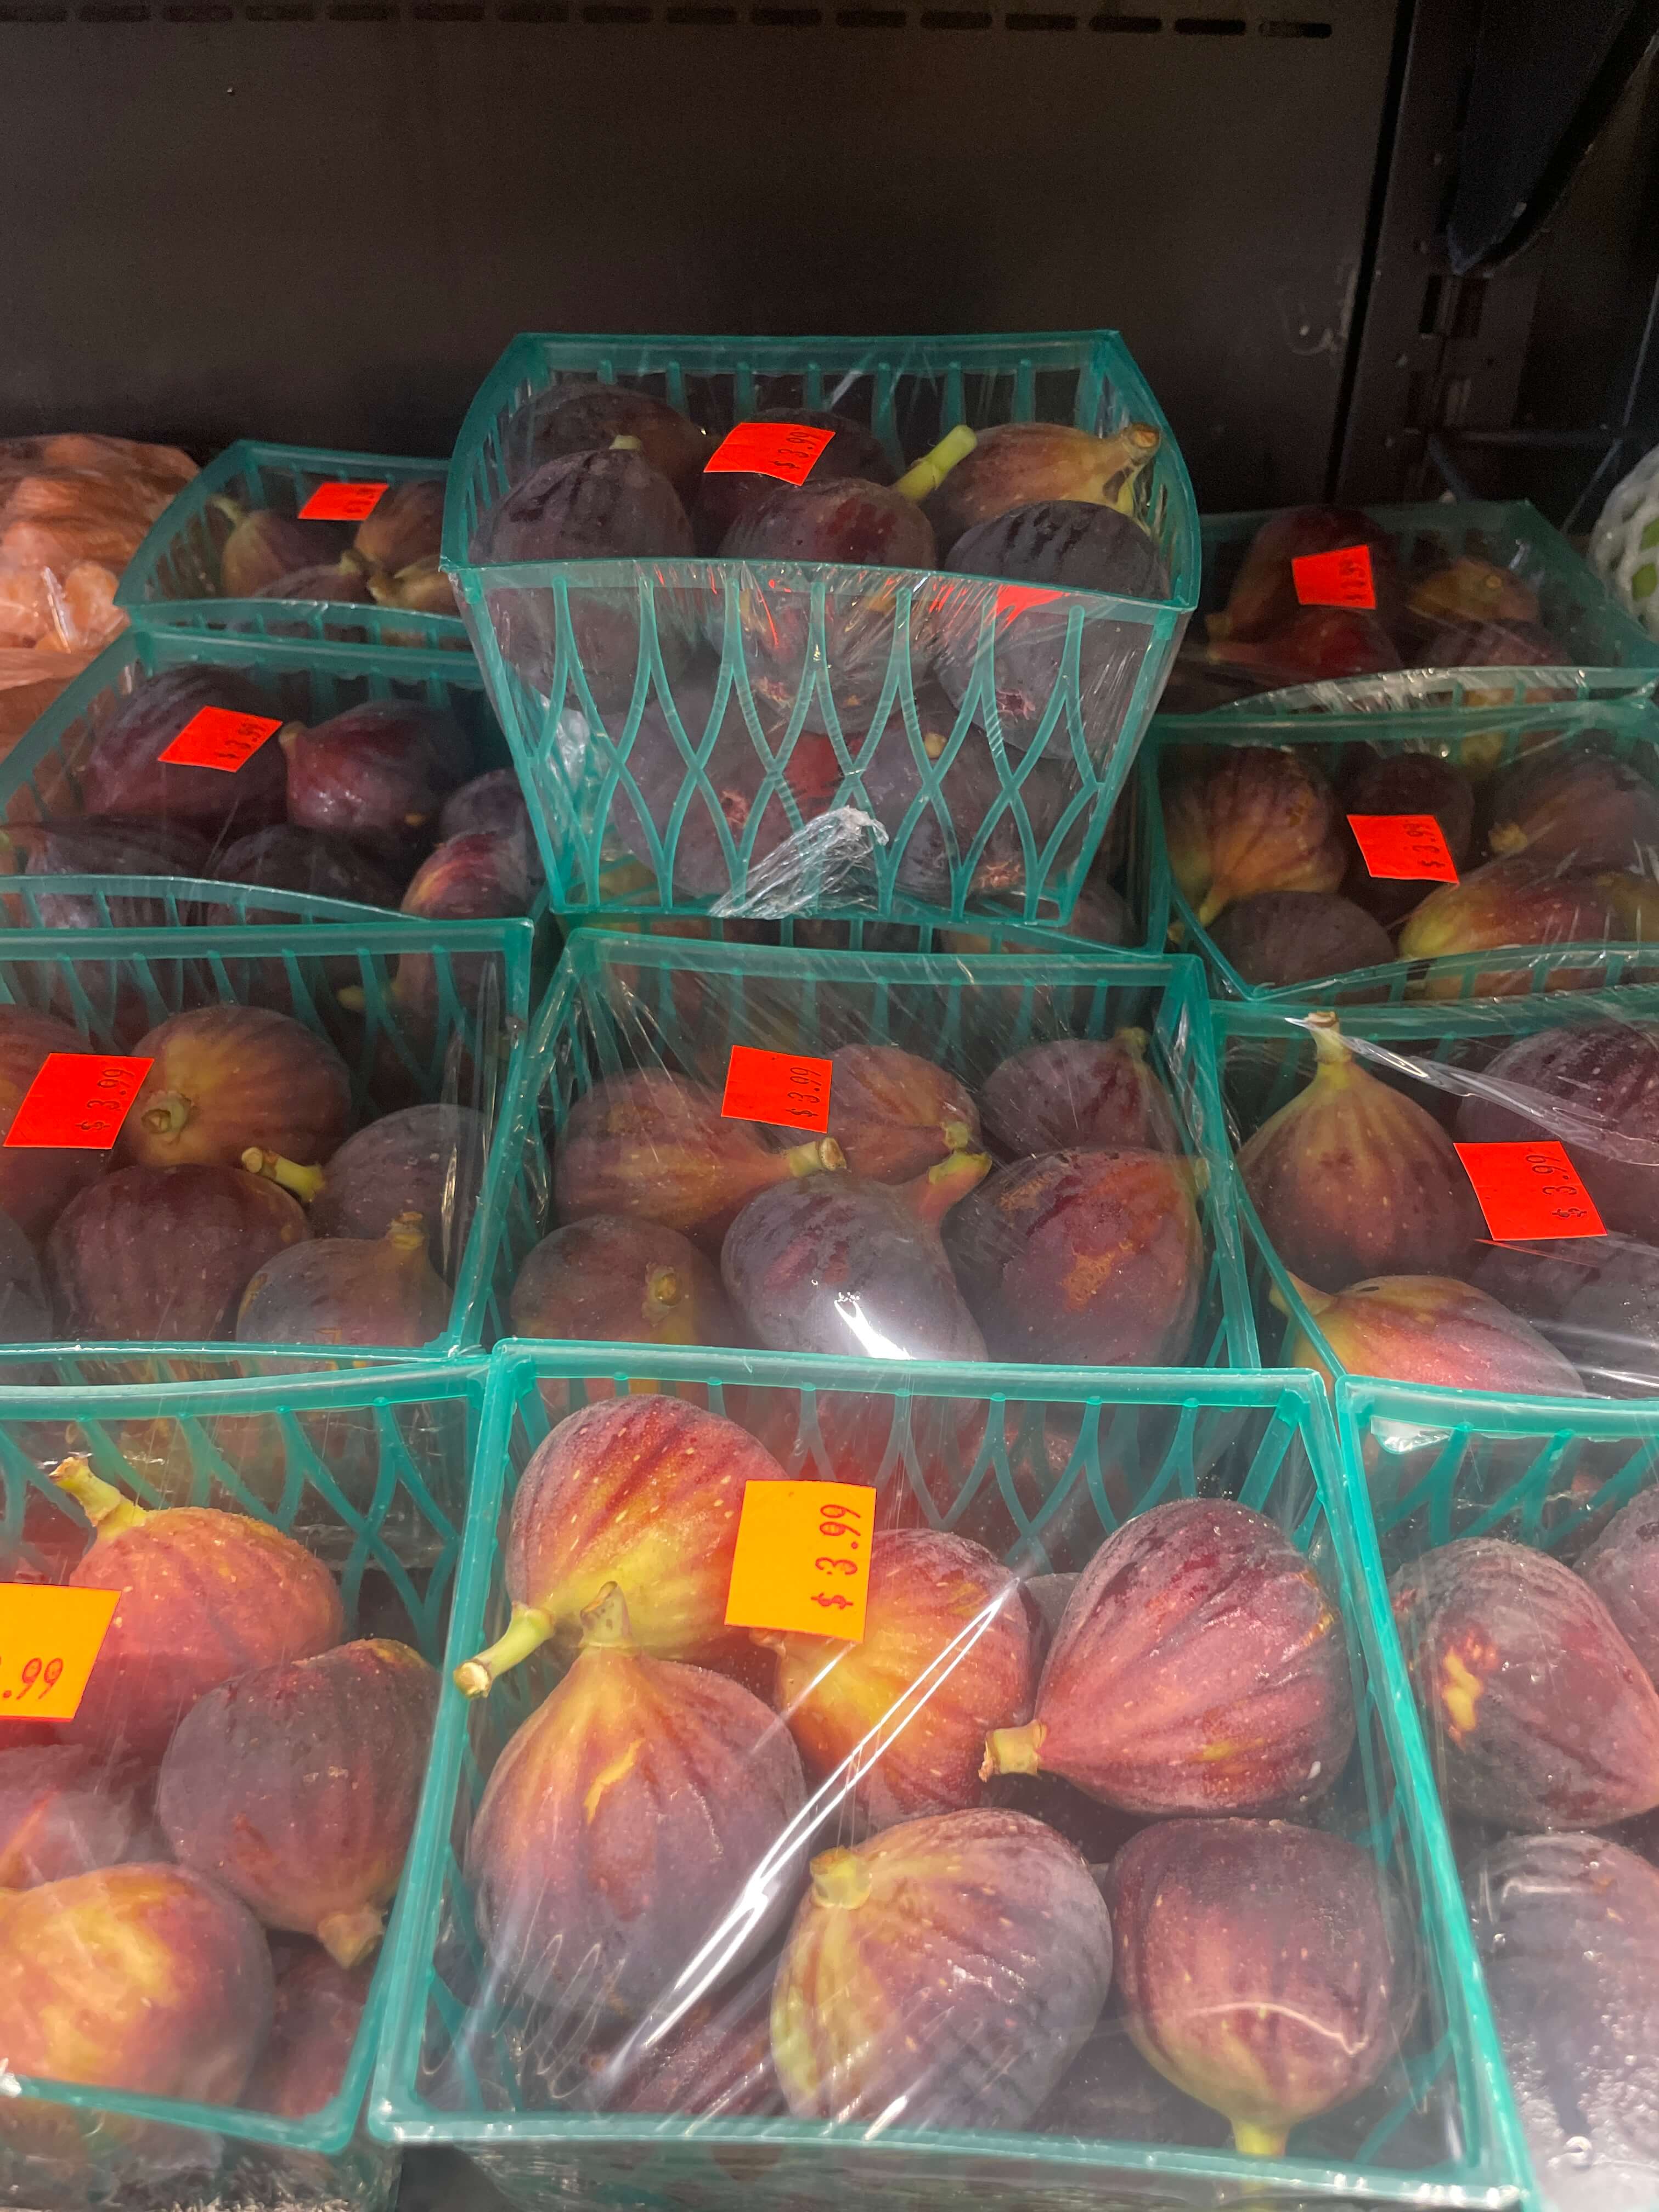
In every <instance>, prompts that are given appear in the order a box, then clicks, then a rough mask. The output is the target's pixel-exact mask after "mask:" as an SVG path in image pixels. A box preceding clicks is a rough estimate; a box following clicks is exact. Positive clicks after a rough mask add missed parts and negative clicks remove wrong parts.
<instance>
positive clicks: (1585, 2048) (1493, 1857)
mask: <svg viewBox="0 0 1659 2212" xmlns="http://www.w3.org/2000/svg"><path fill="white" fill-rule="evenodd" d="M1465 1893H1466V1895H1467V1898H1468V1908H1469V1917H1470V1919H1471V1920H1472V1921H1473V1923H1474V1937H1475V1942H1476V1943H1477V1944H1478V1945H1479V1947H1480V1957H1481V1963H1482V1965H1483V1966H1484V1968H1485V1971H1486V1990H1487V1994H1488V1995H1489V1996H1490V1998H1491V2000H1492V2016H1493V2019H1494V2021H1495V2023H1496V2025H1497V2028H1498V2037H1499V2039H1500V2040H1501V2041H1502V2044H1503V2046H1504V2064H1505V2066H1506V2068H1507V2070H1508V2074H1509V2081H1510V2088H1511V2089H1512V2090H1513V2092H1514V2095H1515V2100H1516V2106H1517V2108H1518V2110H1519V2112H1520V2117H1521V2124H1522V2128H1523V2129H1524V2130H1525V2131H1526V2136H1527V2142H1528V2148H1529V2149H1530V2150H1531V2152H1532V2155H1533V2160H1534V2165H1535V2166H1536V2168H1537V2172H1538V2179H1539V2181H1540V2183H1541V2188H1542V2191H1543V2192H1544V2194H1543V2198H1542V2201H1544V2202H1547V2203H1550V2204H1553V2205H1557V2206H1559V2207H1561V2208H1562V2212H1605V2208H1607V2207H1608V2206H1626V2205H1628V2206H1630V2207H1632V2209H1633V2208H1634V2207H1636V2206H1638V2205H1639V2204H1644V2203H1647V2202H1648V2201H1649V2200H1650V2195H1651V2191H1652V2186H1653V2174H1654V2171H1655V2168H1656V2167H1659V2005H1656V1996H1655V1992H1656V1990H1659V1874H1656V1873H1655V1871H1654V1869H1652V1867H1650V1865H1648V1864H1647V1863H1645V1862H1644V1860H1642V1859H1640V1858H1638V1857H1637V1856H1636V1854H1635V1853H1634V1852H1633V1851H1628V1850H1625V1849H1624V1848H1623V1846H1622V1845H1620V1844H1615V1843H1609V1842H1607V1841H1606V1840H1604V1839H1603V1838H1601V1837H1600V1836H1589V1835H1582V1834H1580V1835H1571V1834H1569V1835H1555V1836H1515V1837H1510V1838H1505V1839H1504V1841H1502V1842H1499V1843H1497V1844H1493V1845H1492V1848H1491V1849H1490V1850H1488V1851H1486V1853H1485V1854H1484V1855H1483V1857H1481V1858H1480V1860H1479V1861H1477V1863H1475V1864H1474V1866H1473V1867H1472V1868H1471V1869H1469V1872H1468V1876H1467V1878H1466V1881H1465Z"/></svg>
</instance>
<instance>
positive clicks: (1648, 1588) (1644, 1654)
mask: <svg viewBox="0 0 1659 2212" xmlns="http://www.w3.org/2000/svg"><path fill="white" fill-rule="evenodd" d="M1577 1565H1578V1572H1579V1573H1580V1574H1581V1575H1582V1576H1583V1578H1584V1580H1585V1581H1586V1582H1587V1583H1589V1586H1590V1588H1591V1589H1593V1590H1594V1591H1595V1594H1596V1595H1597V1596H1598V1597H1599V1598H1600V1599H1601V1602H1602V1604H1603V1605H1605V1606H1606V1607H1607V1611H1608V1613H1609V1614H1610V1615H1611V1616H1612V1619H1613V1626H1614V1627H1615V1628H1617V1629H1618V1631H1619V1632H1620V1635H1621V1636H1622V1637H1623V1638H1625V1641H1626V1643H1627V1644H1629V1645H1630V1648H1631V1650H1632V1651H1633V1652H1634V1653H1635V1654H1636V1656H1637V1657H1638V1659H1639V1660H1640V1661H1641V1662H1642V1664H1643V1666H1644V1668H1646V1670H1647V1673H1648V1674H1649V1676H1650V1678H1654V1677H1656V1676H1659V1604H1656V1599H1659V1491H1654V1490H1644V1492H1642V1494H1641V1496H1640V1497H1639V1498H1632V1500H1631V1502H1630V1504H1628V1505H1626V1506H1625V1507H1623V1508H1622V1510H1620V1511H1619V1512H1617V1513H1615V1514H1614V1515H1613V1518H1612V1520H1611V1521H1609V1522H1608V1523H1607V1527H1606V1528H1603V1529H1602V1531H1601V1534H1600V1535H1599V1536H1598V1537H1597V1538H1596V1540H1595V1542H1594V1543H1593V1544H1592V1545H1591V1546H1590V1547H1589V1551H1587V1552H1586V1553H1584V1555H1583V1558H1582V1559H1580V1560H1579V1561H1578V1563H1577Z"/></svg>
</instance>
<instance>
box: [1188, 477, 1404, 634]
mask: <svg viewBox="0 0 1659 2212" xmlns="http://www.w3.org/2000/svg"><path fill="white" fill-rule="evenodd" d="M1350 545H1364V546H1365V547H1367V548H1368V549H1369V550H1370V571H1371V587H1372V590H1373V592H1374V593H1375V595H1376V604H1377V609H1378V611H1379V613H1381V614H1382V615H1383V617H1384V619H1385V620H1387V619H1390V618H1391V617H1392V616H1393V614H1394V612H1395V610H1396V609H1397V607H1398V605H1399V603H1400V588H1401V587H1400V568H1399V563H1398V562H1397V561H1396V559H1395V550H1394V543H1393V540H1392V538H1390V537H1389V533H1388V532H1387V531H1386V530H1384V529H1383V527H1382V526H1381V524H1379V523H1376V522H1373V521H1372V520H1371V519H1370V515H1368V514H1366V513H1364V511H1363V510H1362V509H1360V508H1359V507H1285V508H1284V509H1283V510H1282V511H1281V512H1280V513H1277V514H1272V515H1269V516H1268V518H1267V521H1266V522H1264V523H1263V524H1262V526H1261V528H1260V529H1259V530H1258V531H1257V532H1256V533H1255V537H1254V538H1252V539H1251V541H1250V545H1249V550H1248V551H1247V552H1246V554H1245V556H1244V559H1243V563H1242V564H1241V566H1240V568H1239V570H1238V573H1237V575H1236V576H1235V577H1234V579H1233V582H1232V587H1231V590H1230V591H1229V592H1228V594H1227V604H1226V607H1225V611H1224V612H1223V613H1221V614H1219V615H1211V616H1209V617H1206V627H1207V629H1208V630H1209V633H1210V635H1211V637H1212V639H1214V638H1226V639H1234V638H1265V637H1267V635H1269V633H1270V632H1272V631H1274V630H1278V629H1282V628H1283V627H1284V625H1285V623H1289V622H1292V621H1294V620H1295V618H1296V617H1297V614H1298V613H1299V612H1308V613H1313V614H1325V613H1341V612H1344V611H1346V610H1344V609H1341V608H1322V607H1313V608H1308V609H1304V608H1303V605H1302V601H1301V599H1300V596H1299V595H1298V593H1297V586H1296V571H1295V568H1293V566H1292V563H1293V562H1295V561H1297V559H1299V558H1301V557H1302V556H1304V555H1307V554H1310V553H1335V552H1340V551H1341V550H1343V549H1344V548H1345V547H1346V546H1350Z"/></svg>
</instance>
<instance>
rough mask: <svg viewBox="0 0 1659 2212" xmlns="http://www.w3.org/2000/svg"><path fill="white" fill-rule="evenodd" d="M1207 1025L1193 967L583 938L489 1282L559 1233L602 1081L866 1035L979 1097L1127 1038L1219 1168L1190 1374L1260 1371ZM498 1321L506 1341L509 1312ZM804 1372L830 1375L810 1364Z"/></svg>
mask: <svg viewBox="0 0 1659 2212" xmlns="http://www.w3.org/2000/svg"><path fill="white" fill-rule="evenodd" d="M797 927H798V928H799V927H801V925H799V924H798V925H797ZM1207 1014H1208V1008H1207V1004H1206V1000H1205V998H1204V995H1203V977H1202V971H1201V970H1200V968H1199V967H1198V964H1197V963H1196V962H1195V961H1190V960H1151V959H1146V958H1140V957H1130V956H1128V955H1127V954H1125V955H1119V956H1116V957H1113V956H1111V955H1097V956H1093V957H1084V956H1080V955H1079V954H1078V953H1076V952H1075V951H1073V952H1072V953H1070V954H1061V953H1059V952H1055V953H1053V954H1050V955H1047V956H1045V957H1043V958H1042V960H1041V962H1040V963H1039V962H1037V961H1036V960H1034V959H1033V958H1032V957H1031V956H1030V954H1029V953H1021V954H1018V955H997V954H994V953H993V954H989V955H986V956H983V957H980V956H974V957H945V956H944V955H925V954H916V953H890V952H882V953H866V952H842V951H800V950H798V949H795V950H792V949H787V948H779V949H773V948H769V947H763V946H755V945H696V944H687V943H685V942H684V941H680V940H676V939H669V938H662V937H653V936H630V935H625V934H623V933H615V932H611V931H610V930H605V929H586V928H584V929H579V930H576V931H575V932H574V933H573V934H572V936H571V938H570V939H569V942H568V945H567V947H566V951H565V955H564V958H563V960H562V962H561V963H560V967H559V972H558V974H557V975H556V977H555V979H554V983H553V987H552V989H551V990H550V993H549V994H548V996H547V998H546V1000H545V1001H544V1004H543V1006H542V1007H541V1010H540V1012H538V1016H537V1018H536V1023H535V1027H534V1030H533V1032H532V1037H531V1042H530V1047H529V1051H528V1054H527V1057H526V1066H525V1088H524V1098H525V1101H526V1109H527V1113H526V1125H527V1126H526V1131H525V1139H526V1142H525V1152H524V1160H525V1169H524V1173H523V1175H522V1176H521V1178H520V1184H519V1188H518V1192H517V1194H516V1200H515V1202H514V1203H513V1205H512V1206H510V1208H509V1209H508V1210H507V1213H506V1214H505V1216H504V1217H503V1228H502V1242H501V1249H500V1251H499V1252H498V1254H497V1256H496V1259H495V1265H494V1267H493V1269H492V1273H493V1275H494V1278H495V1281H496V1282H497V1283H498V1284H499V1283H501V1281H503V1280H505V1281H506V1282H507V1284H508V1285H510V1284H511V1282H512V1280H513V1277H514V1276H515V1275H516V1274H517V1273H518V1269H519V1267H520V1264H521V1263H522V1261H523V1259H524V1257H525V1255H526V1252H527V1251H528V1250H529V1249H530V1245H531V1244H532V1243H534V1242H535V1241H536V1239H537V1238H538V1237H541V1236H545V1235H546V1234H547V1232H548V1231H549V1230H550V1229H551V1228H552V1227H553V1225H554V1224H553V1220H552V1216H551V1197H550V1191H551V1166H550V1162H551V1155H552V1153H553V1152H555V1151H556V1147H557V1145H558V1142H559V1138H560V1133H561V1132H562V1129H563V1127H564V1124H565V1121H566V1120H567V1118H568V1115H569V1113H570V1109H571V1107H572V1106H573V1105H574V1103H575V1101H576V1099H577V1098H578V1097H580V1096H581V1094H582V1093H583V1092H584V1091H589V1090H591V1089H592V1087H593V1085H594V1084H595V1083H597V1082H599V1081H600V1080H601V1079H603V1078H604V1077H605V1076H608V1075H614V1074H618V1073H623V1072H624V1071H626V1070H628V1069H629V1068H633V1067H636V1066H644V1067H659V1066H668V1067H671V1068H673V1069H676V1070H678V1072H679V1073H684V1074H687V1075H690V1076H692V1077H695V1078H696V1079H697V1080H699V1081H701V1082H703V1083H705V1084H708V1085H711V1086H712V1087H713V1088H714V1089H715V1090H716V1091H723V1089H724V1087H725V1081H726V1068H727V1065H728V1063H729V1060H730V1057H731V1050H732V1046H733V1045H736V1044H750V1045H759V1046H763V1047H765V1048H768V1049H771V1050H786V1051H791V1052H806V1053H819V1052H825V1053H827V1052H829V1051H832V1050H834V1048H836V1046H837V1045H840V1044H844V1043H847V1042H851V1041H854V1040H856V1041H858V1042H870V1043H879V1044H897V1045H902V1046H904V1047H906V1048H908V1049H909V1050H911V1051H914V1052H915V1053H917V1054H920V1055H921V1057H923V1058H925V1059H931V1060H935V1061H937V1062H938V1063H939V1065H940V1066H945V1067H948V1068H950V1069H951V1070H952V1071H953V1072H954V1073H957V1074H958V1075H960V1076H961V1077H963V1079H965V1080H967V1081H968V1082H969V1084H970V1085H974V1086H975V1087H976V1086H977V1085H978V1084H979V1083H980V1082H981V1081H982V1080H983V1079H984V1078H985V1077H986V1076H987V1075H988V1074H989V1073H990V1072H991V1070H992V1068H993V1067H994V1066H996V1065H997V1063H998V1062H999V1061H1000V1060H1004V1059H1006V1057H1007V1056H1008V1054H1010V1053H1012V1052H1017V1051H1018V1050H1020V1049H1021V1048H1022V1047H1023V1046H1024V1045H1026V1044H1029V1043H1032V1042H1038V1041H1041V1040H1044V1039H1047V1038H1048V1037H1052V1036H1110V1035H1111V1034H1112V1033H1113V1031H1114V1030H1119V1029H1123V1028H1127V1027H1134V1028H1139V1029H1142V1030H1146V1032H1147V1036H1148V1055H1147V1056H1148V1059H1149V1061H1150V1063H1151V1065H1152V1066H1153V1067H1154V1068H1156V1070H1157V1071H1158V1073H1159V1074H1160V1075H1161V1076H1162V1078H1163V1079H1164V1084H1165V1085H1166V1087H1167V1088H1168V1089H1169V1091H1170V1094H1171V1096H1172V1097H1173V1098H1174V1100H1175V1103H1176V1111H1177V1115H1179V1117H1180V1120H1181V1122H1182V1129H1183V1133H1184V1136H1185V1140H1186V1146H1187V1148H1188V1151H1189V1152H1192V1153H1193V1154H1194V1156H1196V1157H1199V1158H1202V1160H1203V1161H1204V1163H1205V1164H1206V1169H1207V1171H1208V1176H1209V1184H1208V1188H1207V1190H1206V1192H1205V1193H1204V1194H1202V1195H1201V1196H1200V1200H1199V1211H1200V1218H1201V1220H1202V1222H1203V1225H1204V1230H1205V1235H1206V1242H1207V1246H1208V1251H1209V1269H1208V1274H1207V1277H1206V1283H1205V1285H1204V1289H1203V1292H1202V1295H1201V1297H1200V1304H1199V1311H1198V1319H1197V1322H1196V1324H1195V1327H1194V1334H1193V1352H1192V1360H1193V1364H1194V1365H1196V1366H1215V1367H1254V1366H1255V1365H1256V1364H1258V1360H1257V1352H1256V1344H1255V1331H1254V1328H1253V1326H1252V1323H1251V1320H1250V1314H1249V1296H1248V1293H1247V1291H1246V1290H1245V1288H1244V1277H1243V1254H1242V1249H1241V1247H1240V1244H1239V1242H1238V1239H1237V1234H1236V1231H1235V1227H1234V1219H1233V1210H1232V1195H1231V1194H1232V1178H1231V1161H1230V1158H1229V1156H1228V1152H1227V1146H1226V1142H1225V1133H1224V1125H1223V1122H1222V1119H1221V1111H1220V1101H1219V1096H1218V1091H1217V1090H1216V1086H1215V1079H1214V1072H1213V1068H1212V1063H1211V1060H1210V1057H1209V1053H1208V1047H1207V1039H1208V1020H1207ZM796 1134H797V1135H799V1132H796ZM498 1318H499V1324H500V1327H501V1330H502V1333H503V1334H505V1333H506V1329H507V1324H506V1318H505V1314H504V1312H502V1313H501V1314H500V1316H498ZM621 1356H622V1357H623V1358H629V1357H632V1356H633V1352H632V1351H631V1350H627V1349H625V1350H624V1351H623V1352H622V1354H621ZM800 1364H801V1365H802V1366H803V1367H804V1368H809V1369H816V1367H817V1364H819V1363H818V1361H817V1359H816V1358H808V1357H807V1356H805V1355H803V1356H802V1360H801V1363H800ZM994 1371H999V1370H996V1368H995V1366H994V1364H993V1365H992V1366H989V1367H987V1366H969V1365H965V1364H964V1365H963V1367H962V1368H961V1370H960V1373H961V1376H962V1377H963V1385H964V1389H966V1390H969V1391H971V1390H974V1389H977V1388H978V1387H980V1386H979V1383H977V1382H975V1377H978V1378H981V1380H982V1378H983V1377H984V1376H985V1375H986V1374H987V1373H988V1372H994ZM1104 1371H1108V1370H1103V1372H1104Z"/></svg>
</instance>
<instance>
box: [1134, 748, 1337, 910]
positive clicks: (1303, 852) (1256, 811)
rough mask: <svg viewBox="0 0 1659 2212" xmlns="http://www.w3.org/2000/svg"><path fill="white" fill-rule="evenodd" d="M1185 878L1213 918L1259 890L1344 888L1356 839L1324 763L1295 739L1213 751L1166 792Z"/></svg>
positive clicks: (1178, 866)
mask: <svg viewBox="0 0 1659 2212" xmlns="http://www.w3.org/2000/svg"><path fill="white" fill-rule="evenodd" d="M1164 838H1165V842H1167V844H1168V846H1169V851H1170V867H1171V869H1172V870H1173V871H1174V873H1175V879H1176V883H1177V884H1178V885H1179V886H1180V888H1181V890H1182V892H1183V894H1184V895H1185V896H1186V897H1187V898H1188V900H1189V901H1190V902H1191V904H1192V906H1193V907H1194V909H1195V911H1196V913H1197V915H1198V919H1199V921H1200V924H1201V925H1203V926H1204V927H1208V926H1209V924H1210V923H1211V922H1212V921H1214V920H1215V918H1216V916H1217V915H1218V914H1220V913H1221V912H1222V911H1223V910H1224V908H1227V907H1229V906H1231V904H1232V903H1233V902H1234V901H1235V900H1236V899H1242V898H1248V897H1249V896H1251V894H1252V893H1253V892H1256V891H1334V890H1340V888H1341V884H1342V879H1343V877H1344V876H1345V875H1346V872H1347V866H1348V852H1349V849H1350V848H1349V846H1348V842H1347V832H1346V829H1345V827H1344V825H1343V822H1342V818H1341V810H1340V807H1339V805H1338V804H1337V798H1336V793H1334V791H1333V790H1332V788H1331V787H1330V782H1329V780H1328V778H1327V776H1326V775H1325V774H1324V772H1323V771H1322V769H1321V768H1320V766H1319V764H1318V763H1317V762H1316V761H1315V760H1313V759H1310V757H1308V755H1307V753H1306V752H1305V750H1297V749H1296V748H1293V747H1291V746H1288V745H1287V746H1282V747H1281V746H1277V745H1237V746H1235V747H1233V748H1232V749H1231V750H1228V751H1225V752H1219V751H1218V752H1215V753H1212V754H1206V757H1205V759H1204V762H1203V764H1202V765H1201V766H1200V767H1198V768H1195V769H1192V770H1191V771H1190V772H1189V773H1188V774H1187V775H1183V776H1182V777H1181V778H1180V779H1179V780H1178V781H1176V782H1175V783H1173V784H1172V785H1171V786H1170V787H1169V788H1168V789H1166V790H1165V792H1164Z"/></svg>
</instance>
